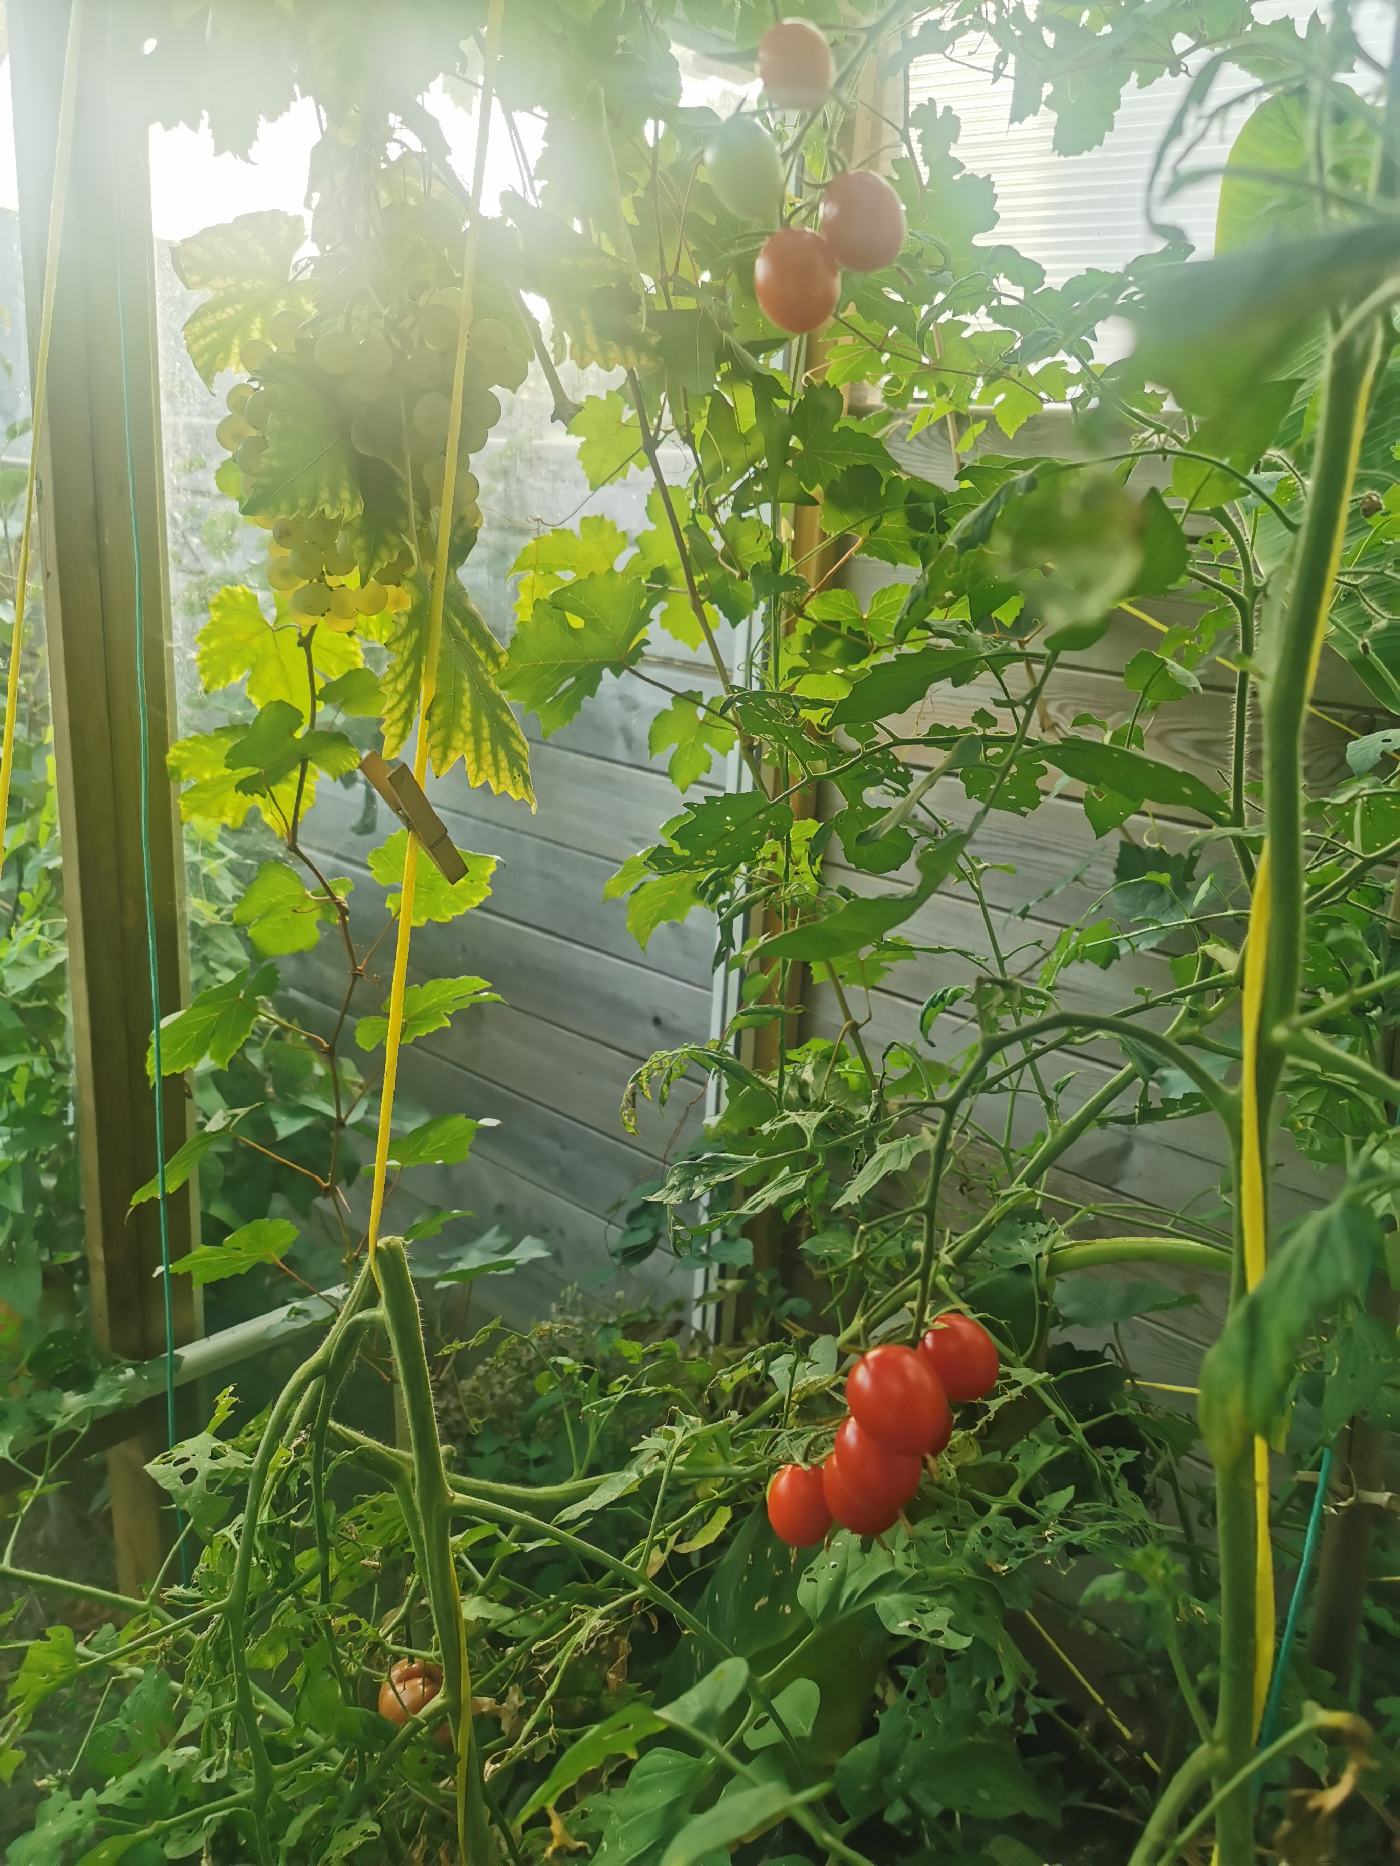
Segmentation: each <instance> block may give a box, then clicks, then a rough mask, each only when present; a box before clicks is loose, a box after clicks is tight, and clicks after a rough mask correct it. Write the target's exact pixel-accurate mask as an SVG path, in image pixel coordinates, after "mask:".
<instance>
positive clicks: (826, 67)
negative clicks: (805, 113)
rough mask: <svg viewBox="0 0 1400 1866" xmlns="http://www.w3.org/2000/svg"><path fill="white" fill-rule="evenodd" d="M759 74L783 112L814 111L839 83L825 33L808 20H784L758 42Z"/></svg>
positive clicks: (771, 96) (772, 100) (769, 29)
mask: <svg viewBox="0 0 1400 1866" xmlns="http://www.w3.org/2000/svg"><path fill="white" fill-rule="evenodd" d="M758 75H759V78H760V79H761V80H762V83H763V88H764V90H765V91H767V93H768V97H769V101H770V102H771V103H775V104H776V105H777V106H778V108H779V109H780V110H815V109H816V107H817V105H818V104H820V103H823V102H825V100H826V98H827V97H828V96H829V95H830V93H831V87H832V85H833V84H835V82H836V64H835V61H834V60H833V58H832V56H831V47H830V46H829V45H828V44H827V42H826V34H825V33H824V32H823V31H822V30H821V28H820V27H819V26H814V25H813V24H812V22H811V20H809V19H783V20H779V21H778V23H777V25H775V26H770V27H769V28H768V30H767V32H765V33H764V35H763V37H762V38H761V39H760V40H759V42H758Z"/></svg>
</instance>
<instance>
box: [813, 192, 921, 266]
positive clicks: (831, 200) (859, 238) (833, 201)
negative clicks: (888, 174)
mask: <svg viewBox="0 0 1400 1866" xmlns="http://www.w3.org/2000/svg"><path fill="white" fill-rule="evenodd" d="M818 228H819V230H820V233H821V236H822V238H823V239H824V240H825V241H826V243H827V245H828V246H829V247H830V248H831V251H832V254H833V256H834V257H835V258H836V259H837V260H838V261H839V262H840V264H841V265H843V266H849V267H850V268H851V270H852V272H878V271H879V269H880V267H881V266H889V265H893V263H894V261H895V260H896V259H897V258H898V257H899V249H900V248H901V247H902V246H903V244H904V233H905V223H904V203H903V202H902V201H901V200H900V198H899V196H898V195H897V194H896V193H895V191H894V189H893V188H891V186H890V184H889V183H888V182H887V181H886V180H885V178H884V176H883V175H877V174H875V173H874V171H873V170H871V169H868V168H848V169H847V170H846V172H845V174H843V175H833V176H832V178H831V180H830V181H829V182H828V183H827V184H826V187H825V188H824V189H823V190H822V203H821V214H820V217H819V220H818Z"/></svg>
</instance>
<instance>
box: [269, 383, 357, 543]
mask: <svg viewBox="0 0 1400 1866" xmlns="http://www.w3.org/2000/svg"><path fill="white" fill-rule="evenodd" d="M258 374H259V376H260V377H261V379H262V383H263V392H264V394H265V395H266V396H267V398H268V413H267V426H266V428H265V430H264V433H263V438H264V440H265V441H266V443H267V445H266V447H265V448H264V450H263V453H262V457H261V458H260V459H259V461H258V464H257V468H256V470H255V471H254V472H253V473H251V474H249V475H247V476H246V478H247V484H246V487H245V490H244V494H243V505H242V510H243V512H244V515H245V516H246V517H248V518H283V517H286V518H297V517H300V516H301V515H302V514H303V513H306V512H329V513H331V514H332V516H334V517H336V518H341V519H355V518H358V517H359V515H360V513H361V512H362V511H363V510H364V503H365V502H364V498H363V495H362V494H361V492H360V484H359V479H358V477H357V474H356V464H357V458H358V457H357V455H356V453H355V451H354V449H353V448H352V447H351V445H350V438H349V428H348V423H347V421H346V417H345V413H344V410H343V409H341V408H340V406H339V405H338V404H337V403H336V402H335V401H333V400H332V399H331V397H330V396H329V395H327V394H326V393H325V391H324V390H323V389H322V388H321V387H320V385H319V383H318V382H317V381H316V380H315V378H313V377H312V376H310V375H309V374H308V373H307V372H306V370H305V369H304V368H303V366H302V365H301V364H300V363H297V362H295V361H293V360H292V359H291V358H290V357H280V356H274V357H272V358H270V359H269V360H268V361H267V362H266V363H264V364H263V365H262V367H261V368H260V370H259V372H258Z"/></svg>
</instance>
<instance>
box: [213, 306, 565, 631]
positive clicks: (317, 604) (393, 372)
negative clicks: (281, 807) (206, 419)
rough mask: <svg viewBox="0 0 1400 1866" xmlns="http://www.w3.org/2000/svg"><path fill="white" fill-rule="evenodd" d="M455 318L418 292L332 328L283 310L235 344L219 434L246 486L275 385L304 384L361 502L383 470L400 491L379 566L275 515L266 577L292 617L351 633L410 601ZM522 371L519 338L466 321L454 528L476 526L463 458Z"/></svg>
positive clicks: (306, 517) (343, 543) (437, 507)
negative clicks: (405, 516) (358, 487)
mask: <svg viewBox="0 0 1400 1866" xmlns="http://www.w3.org/2000/svg"><path fill="white" fill-rule="evenodd" d="M460 319H461V296H460V292H459V291H457V290H456V289H450V288H449V289H442V290H426V291H423V292H422V293H421V294H419V295H417V296H415V297H413V298H411V299H406V300H399V301H398V302H396V303H394V304H393V305H391V306H390V308H389V310H388V311H387V312H379V311H377V310H376V311H375V312H374V313H373V314H372V315H371V314H368V313H365V312H364V311H362V310H361V309H360V308H359V307H356V308H355V309H353V310H351V311H348V312H347V313H346V314H345V315H344V316H343V317H341V318H339V319H337V320H336V321H331V320H330V319H329V318H328V317H327V316H325V315H313V316H309V317H307V316H303V315H302V314H301V313H299V312H297V311H295V310H292V309H286V310H282V311H279V312H277V313H276V314H275V315H274V316H273V317H272V318H270V319H269V321H268V325H267V334H266V338H265V339H264V338H254V339H251V340H249V341H247V342H245V343H244V345H243V346H242V357H241V360H242V365H243V367H244V369H245V370H247V372H248V376H249V379H248V380H247V381H243V382H239V383H237V384H235V385H234V387H233V388H232V389H230V391H229V393H228V413H227V414H226V415H225V416H224V418H223V420H222V421H220V423H219V426H218V429H217V436H218V440H219V442H220V444H221V445H222V446H223V447H225V448H226V449H227V450H228V451H229V452H230V453H231V454H232V456H233V460H234V463H235V465H236V466H237V467H238V470H239V472H240V473H241V474H242V475H243V476H244V478H245V479H246V480H249V481H253V482H255V481H256V478H257V475H258V473H259V471H260V469H261V468H262V465H263V461H264V459H265V457H266V453H267V438H266V429H267V426H268V419H269V416H270V415H271V414H272V413H273V411H274V409H275V408H276V407H277V405H278V402H279V398H280V397H281V395H282V392H283V390H284V389H286V388H291V389H292V390H293V392H294V393H296V394H301V395H304V394H305V391H306V389H307V388H308V387H310V388H314V389H315V390H316V391H317V393H318V394H319V395H320V396H321V397H322V398H323V400H324V403H325V404H326V406H327V407H329V408H331V409H333V410H334V411H336V413H335V422H336V425H337V426H339V427H341V429H342V433H343V437H344V440H345V443H346V444H347V447H348V450H349V455H350V458H351V460H352V462H353V463H357V466H358V472H359V477H360V480H361V484H362V487H363V489H364V493H365V500H366V505H367V506H369V505H371V503H372V502H373V500H374V499H375V498H376V497H378V498H380V499H382V497H383V492H382V488H383V484H384V474H385V469H386V468H388V469H391V470H392V472H393V474H394V475H395V476H396V477H397V478H398V480H399V482H400V484H401V487H402V488H403V489H405V490H406V492H407V495H408V496H407V500H406V501H401V507H402V505H404V504H406V506H407V510H408V513H409V514H410V515H411V516H410V522H409V524H408V525H406V526H404V527H403V530H404V533H405V535H404V538H403V548H402V550H401V551H400V552H399V553H398V554H396V555H395V556H393V557H392V558H390V559H389V560H388V561H383V560H382V558H381V559H380V560H379V561H373V562H368V561H367V562H360V561H357V557H356V551H355V545H354V541H353V539H352V537H351V536H350V535H349V534H347V533H345V532H343V531H342V530H341V529H340V527H339V524H338V523H337V522H336V521H335V520H333V519H331V518H330V517H328V516H327V515H326V514H325V513H323V512H309V513H303V514H300V515H298V516H288V517H283V518H279V519H278V520H277V521H276V523H275V524H273V525H272V527H271V530H272V537H271V541H270V545H269V552H270V563H269V567H268V578H269V581H270V583H271V584H272V587H273V588H274V589H275V590H278V591H280V592H284V593H286V594H287V596H288V598H289V601H290V605H291V607H292V609H293V610H294V611H295V613H297V614H298V615H302V616H305V617H307V618H308V619H312V618H315V619H323V620H324V621H325V622H326V623H327V625H328V626H329V627H332V628H339V629H342V630H349V629H353V628H354V627H355V626H356V622H357V620H358V619H359V618H360V617H363V616H370V615H376V614H381V613H383V611H384V610H385V609H389V610H394V609H398V608H402V607H405V606H406V605H407V603H408V600H409V598H408V595H407V593H406V592H405V591H404V590H403V589H402V583H403V580H404V579H405V578H407V577H408V575H409V573H410V571H411V569H412V565H413V563H414V561H415V556H416V557H417V558H419V559H421V558H422V557H424V556H425V555H431V551H432V544H433V539H434V538H435V536H436V531H437V527H438V523H439V521H440V516H441V506H442V495H443V490H444V486H445V483H446V476H447V442H448V436H449V430H450V427H451V419H452V384H453V375H454V370H455V366H456V356H457V348H458V339H459V334H460V329H461V323H460ZM528 370H529V352H528V349H527V347H526V344H525V342H524V339H523V333H520V332H518V331H517V330H512V329H511V327H510V326H509V325H507V324H506V323H504V322H503V321H502V320H501V319H499V318H494V317H489V316H483V317H479V318H475V319H474V320H473V322H472V325H471V328H470V331H469V333H468V347H467V356H466V365H465V371H464V376H463V394H462V422H461V437H460V443H459V447H458V458H457V472H456V481H455V489H454V494H453V513H452V522H453V527H454V530H455V529H456V528H458V527H461V528H462V529H464V530H465V531H466V532H469V533H475V532H477V531H479V530H480V528H481V524H482V512H481V507H480V505H479V503H478V499H479V495H480V485H479V482H478V480H477V477H476V475H475V474H474V473H473V472H472V470H471V465H470V461H471V456H472V455H474V454H477V453H479V452H480V451H481V450H482V448H484V447H485V445H486V441H487V437H488V435H489V434H490V431H491V429H492V428H493V427H494V426H495V425H496V423H497V422H498V421H499V420H500V418H501V412H502V410H501V401H500V397H499V396H498V395H497V393H496V390H497V389H505V390H511V391H513V390H515V389H518V388H519V387H520V385H521V384H522V383H523V382H524V380H525V377H526V375H527V373H528ZM376 475H377V479H376V477H375V476H376ZM415 545H416V551H415Z"/></svg>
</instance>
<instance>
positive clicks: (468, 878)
mask: <svg viewBox="0 0 1400 1866" xmlns="http://www.w3.org/2000/svg"><path fill="white" fill-rule="evenodd" d="M407 852H408V831H407V830H406V829H400V830H396V831H395V832H394V834H393V835H392V836H390V838H389V840H388V841H387V842H386V843H383V844H382V845H381V846H380V847H379V848H377V849H375V850H374V851H373V852H372V854H371V855H370V858H369V872H370V873H371V874H372V875H373V876H374V878H375V880H376V881H377V882H378V883H379V885H380V886H381V887H383V888H395V887H402V884H403V865H404V857H405V855H406V854H407ZM457 853H458V854H459V855H460V856H461V858H462V860H463V861H464V862H465V863H466V865H467V872H466V874H465V875H463V877H462V879H461V880H460V881H444V880H443V878H442V876H441V875H440V874H439V872H438V871H437V869H436V868H435V867H434V866H433V864H432V863H431V862H430V861H429V860H428V858H427V857H426V856H425V855H422V854H420V856H419V859H418V875H417V879H416V881H415V883H414V888H413V924H414V926H416V927H421V926H426V925H427V923H428V922H429V921H430V920H436V921H441V922H446V921H449V920H455V919H457V917H458V916H459V915H460V914H464V913H467V912H468V911H469V910H470V909H471V908H473V907H477V906H479V905H480V903H481V902H482V901H484V900H485V899H486V897H487V895H488V894H489V893H490V892H491V877H492V875H493V874H494V873H495V871H496V858H495V856H494V855H473V854H472V852H471V851H470V850H469V849H459V850H458V851H457ZM402 898H403V896H402V894H390V895H389V898H388V900H387V902H386V903H385V905H386V906H387V907H388V909H389V912H390V913H391V914H397V912H398V911H399V902H400V901H401V900H402Z"/></svg>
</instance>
